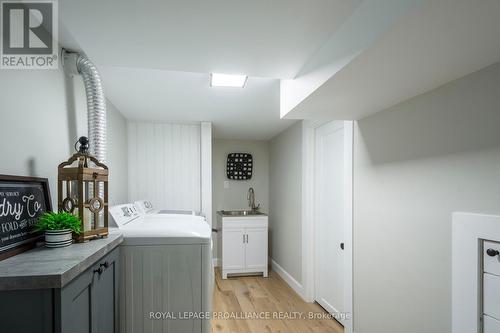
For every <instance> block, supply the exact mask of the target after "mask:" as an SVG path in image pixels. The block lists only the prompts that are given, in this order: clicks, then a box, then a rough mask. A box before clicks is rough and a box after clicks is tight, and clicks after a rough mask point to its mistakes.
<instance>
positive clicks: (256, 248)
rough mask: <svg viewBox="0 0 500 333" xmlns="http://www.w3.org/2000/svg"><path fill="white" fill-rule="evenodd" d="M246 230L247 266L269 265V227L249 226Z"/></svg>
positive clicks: (259, 266) (251, 267)
mask: <svg viewBox="0 0 500 333" xmlns="http://www.w3.org/2000/svg"><path fill="white" fill-rule="evenodd" d="M245 232H246V242H247V243H246V268H247V269H253V268H256V269H259V268H262V267H266V265H267V228H248V229H245Z"/></svg>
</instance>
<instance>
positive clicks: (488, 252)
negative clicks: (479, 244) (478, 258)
mask: <svg viewBox="0 0 500 333" xmlns="http://www.w3.org/2000/svg"><path fill="white" fill-rule="evenodd" d="M486 254H488V255H489V256H490V257H496V256H497V255H499V254H500V252H498V250H495V249H488V250H486Z"/></svg>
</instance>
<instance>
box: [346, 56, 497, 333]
mask: <svg viewBox="0 0 500 333" xmlns="http://www.w3.org/2000/svg"><path fill="white" fill-rule="evenodd" d="M499 126H500V64H496V65H493V66H490V67H489V68H486V69H484V70H482V71H480V72H477V73H474V74H471V75H469V76H467V77H465V78H462V79H460V80H457V81H454V82H452V83H450V84H447V85H445V86H443V87H441V88H438V89H436V90H434V91H432V92H429V93H426V94H424V95H421V96H418V97H416V98H413V99H411V100H409V101H407V102H404V103H401V104H399V105H397V106H395V107H392V108H390V109H388V110H385V111H383V112H381V113H379V114H376V115H374V116H371V117H368V118H366V119H363V120H361V121H359V123H358V126H357V128H356V130H355V156H354V161H355V170H354V174H355V192H354V193H355V202H354V207H355V213H354V216H355V224H354V276H355V280H354V306H355V309H354V316H355V317H354V325H355V332H356V333H386V332H405V333H421V332H426V333H451V213H452V212H453V211H474V212H482V213H494V214H498V213H500V130H499ZM471 315H472V314H471Z"/></svg>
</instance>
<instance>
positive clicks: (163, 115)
mask: <svg viewBox="0 0 500 333" xmlns="http://www.w3.org/2000/svg"><path fill="white" fill-rule="evenodd" d="M100 72H101V74H102V76H103V78H104V86H105V89H106V90H105V93H106V96H107V97H108V98H109V99H110V100H111V101H112V102H113V104H114V105H115V106H116V107H117V108H118V109H119V110H120V111H121V112H122V113H123V114H124V115H125V116H126V117H127V118H129V119H135V120H146V121H148V120H149V121H150V120H159V121H172V122H194V121H211V122H212V123H213V126H214V134H215V136H216V137H218V138H232V139H234V138H238V139H246V140H267V139H270V138H271V137H272V136H273V135H274V134H276V133H279V132H280V131H282V130H283V129H285V128H286V127H288V126H289V125H290V124H292V123H293V121H292V120H280V116H279V80H276V79H263V78H253V77H251V78H249V79H248V80H247V83H246V86H245V88H211V87H209V81H210V75H209V74H201V73H187V72H166V71H161V70H154V69H136V68H123V67H109V66H101V67H100Z"/></svg>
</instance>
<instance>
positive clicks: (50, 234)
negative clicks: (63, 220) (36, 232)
mask: <svg viewBox="0 0 500 333" xmlns="http://www.w3.org/2000/svg"><path fill="white" fill-rule="evenodd" d="M71 236H72V232H71V230H70V229H64V230H45V246H46V247H65V246H68V245H71V243H73V239H72V237H71Z"/></svg>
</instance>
